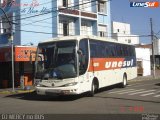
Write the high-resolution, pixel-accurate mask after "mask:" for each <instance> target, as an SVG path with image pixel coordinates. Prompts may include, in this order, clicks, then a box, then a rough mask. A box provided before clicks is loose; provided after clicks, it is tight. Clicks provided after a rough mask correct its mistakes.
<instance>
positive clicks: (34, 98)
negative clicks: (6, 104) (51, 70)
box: [5, 91, 82, 101]
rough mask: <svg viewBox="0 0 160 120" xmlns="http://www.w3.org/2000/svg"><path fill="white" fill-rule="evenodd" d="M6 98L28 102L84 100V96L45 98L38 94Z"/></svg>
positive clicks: (24, 94) (32, 93)
mask: <svg viewBox="0 0 160 120" xmlns="http://www.w3.org/2000/svg"><path fill="white" fill-rule="evenodd" d="M5 97H10V98H15V99H22V100H28V101H74V100H77V99H80V98H82V95H77V96H73V95H72V96H43V95H37V94H36V92H35V91H34V92H30V93H20V94H13V95H7V96H5Z"/></svg>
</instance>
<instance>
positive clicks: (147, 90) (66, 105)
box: [0, 80, 160, 114]
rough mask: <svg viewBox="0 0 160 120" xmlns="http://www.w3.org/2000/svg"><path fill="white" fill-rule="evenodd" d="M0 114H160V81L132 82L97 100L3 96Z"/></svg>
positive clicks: (104, 91) (110, 89) (107, 90)
mask: <svg viewBox="0 0 160 120" xmlns="http://www.w3.org/2000/svg"><path fill="white" fill-rule="evenodd" d="M0 113H16V114H23V113H25V114H33V113H34V114H144V113H152V114H153V113H154V114H160V80H146V81H145V80H144V81H137V82H129V85H128V86H127V87H126V88H117V87H116V86H112V87H107V88H104V89H102V90H100V91H99V92H98V93H97V94H96V95H95V96H94V97H85V95H81V96H76V97H74V96H66V97H61V98H59V97H51V96H38V95H36V93H35V92H32V93H24V94H16V95H0Z"/></svg>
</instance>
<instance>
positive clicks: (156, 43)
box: [154, 39, 160, 55]
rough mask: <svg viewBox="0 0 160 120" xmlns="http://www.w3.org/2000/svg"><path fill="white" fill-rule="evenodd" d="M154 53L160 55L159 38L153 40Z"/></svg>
mask: <svg viewBox="0 0 160 120" xmlns="http://www.w3.org/2000/svg"><path fill="white" fill-rule="evenodd" d="M154 54H155V55H160V39H159V40H154Z"/></svg>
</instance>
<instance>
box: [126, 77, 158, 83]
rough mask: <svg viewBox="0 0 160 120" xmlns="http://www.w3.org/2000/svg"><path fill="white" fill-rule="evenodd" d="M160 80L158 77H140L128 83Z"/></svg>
mask: <svg viewBox="0 0 160 120" xmlns="http://www.w3.org/2000/svg"><path fill="white" fill-rule="evenodd" d="M158 79H160V76H158V77H155V78H153V77H140V78H135V79H132V80H129V81H128V82H139V81H149V80H158Z"/></svg>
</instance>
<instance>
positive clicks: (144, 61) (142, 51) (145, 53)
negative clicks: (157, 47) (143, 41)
mask: <svg viewBox="0 0 160 120" xmlns="http://www.w3.org/2000/svg"><path fill="white" fill-rule="evenodd" d="M151 47H152V46H151V45H137V46H136V58H137V69H138V75H142V76H148V75H151V58H150V55H151Z"/></svg>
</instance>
